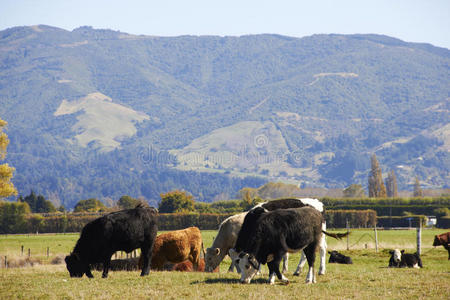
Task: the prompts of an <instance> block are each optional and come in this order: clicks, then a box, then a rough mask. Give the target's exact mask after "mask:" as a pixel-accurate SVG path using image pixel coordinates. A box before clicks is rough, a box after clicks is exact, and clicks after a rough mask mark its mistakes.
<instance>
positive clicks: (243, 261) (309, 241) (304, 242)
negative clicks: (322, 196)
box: [230, 206, 347, 284]
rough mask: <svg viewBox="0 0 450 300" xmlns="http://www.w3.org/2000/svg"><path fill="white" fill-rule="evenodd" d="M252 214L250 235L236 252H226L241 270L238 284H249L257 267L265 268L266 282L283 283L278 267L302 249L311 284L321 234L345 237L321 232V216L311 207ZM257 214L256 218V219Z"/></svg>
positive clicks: (283, 277)
mask: <svg viewBox="0 0 450 300" xmlns="http://www.w3.org/2000/svg"><path fill="white" fill-rule="evenodd" d="M250 213H252V214H253V216H252V217H255V219H256V223H255V224H254V230H253V232H252V235H250V236H249V237H248V239H249V240H248V243H246V245H245V247H244V248H243V249H242V251H241V252H240V253H237V252H236V251H235V250H234V249H230V256H231V257H237V258H236V263H237V264H238V265H239V267H240V269H241V279H240V281H241V283H250V281H251V279H252V278H253V277H254V276H255V274H256V273H257V271H258V269H259V265H260V264H266V263H267V265H268V267H269V283H270V284H273V283H274V282H275V276H277V278H278V279H279V280H281V281H282V282H284V283H289V280H288V279H287V278H286V277H285V276H284V275H282V274H281V273H280V270H279V264H280V262H281V259H282V256H283V255H285V254H286V253H287V252H297V251H301V250H303V251H304V253H305V255H306V259H307V261H308V265H309V272H308V274H307V276H306V282H307V283H313V282H315V275H314V261H315V258H316V248H317V247H318V246H319V243H320V240H321V236H322V234H323V233H324V234H326V235H328V236H331V237H334V238H342V237H343V236H346V235H347V233H345V234H330V233H328V232H326V231H324V230H322V222H323V217H322V214H321V213H320V212H319V211H318V210H317V209H314V208H312V207H308V206H306V207H301V208H289V209H277V210H274V211H269V212H266V211H265V210H264V209H263V208H262V207H258V208H255V209H254V210H252V211H251V212H249V213H248V214H247V216H248V215H249V214H250ZM258 215H259V217H258Z"/></svg>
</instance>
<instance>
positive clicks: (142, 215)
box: [65, 204, 158, 278]
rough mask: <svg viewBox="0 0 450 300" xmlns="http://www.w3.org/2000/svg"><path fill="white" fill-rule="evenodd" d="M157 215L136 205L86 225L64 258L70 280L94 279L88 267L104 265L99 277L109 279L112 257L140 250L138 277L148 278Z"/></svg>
mask: <svg viewBox="0 0 450 300" xmlns="http://www.w3.org/2000/svg"><path fill="white" fill-rule="evenodd" d="M157 214H158V211H157V210H156V209H155V208H152V207H145V206H144V205H143V204H139V205H138V206H136V208H133V209H127V210H122V211H118V212H113V213H109V214H107V215H104V216H103V217H100V218H98V219H95V220H94V221H92V222H89V223H88V224H86V226H84V228H83V230H82V231H81V235H80V238H79V239H78V241H77V243H76V245H75V248H74V249H73V251H72V253H71V254H70V255H69V256H66V258H65V261H66V266H67V270H68V271H69V273H70V277H82V276H83V275H84V274H86V276H87V277H90V278H92V277H94V276H93V275H92V273H91V265H92V264H95V263H103V274H102V277H103V278H106V277H108V271H109V265H110V261H111V256H112V255H113V254H114V253H115V252H116V251H125V252H127V253H130V252H131V251H133V250H134V249H137V248H141V253H142V254H141V256H142V257H143V264H142V272H141V276H145V275H148V273H149V271H150V261H151V259H152V250H153V244H154V241H155V238H156V233H157V231H158V225H157V221H158V216H157Z"/></svg>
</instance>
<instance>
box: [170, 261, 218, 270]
mask: <svg viewBox="0 0 450 300" xmlns="http://www.w3.org/2000/svg"><path fill="white" fill-rule="evenodd" d="M168 271H179V272H194V271H195V270H194V266H193V265H192V263H191V262H190V261H189V260H186V261H183V262H181V263H178V264H175V265H172V266H171V268H170V269H169V270H168ZM204 271H205V260H204V259H203V258H200V261H199V263H198V269H197V272H204ZM212 272H214V273H218V272H219V267H217V268H215V269H214V270H212Z"/></svg>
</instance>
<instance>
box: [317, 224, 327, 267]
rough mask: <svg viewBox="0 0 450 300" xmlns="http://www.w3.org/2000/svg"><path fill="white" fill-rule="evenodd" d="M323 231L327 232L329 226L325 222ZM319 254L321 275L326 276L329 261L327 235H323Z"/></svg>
mask: <svg viewBox="0 0 450 300" xmlns="http://www.w3.org/2000/svg"><path fill="white" fill-rule="evenodd" d="M322 230H324V231H326V230H327V224H326V223H325V222H323V223H322ZM319 253H320V267H319V275H324V274H325V271H326V265H325V262H326V259H327V240H326V239H325V234H324V233H322V237H321V238H320V244H319Z"/></svg>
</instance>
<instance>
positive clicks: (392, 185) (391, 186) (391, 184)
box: [386, 170, 398, 197]
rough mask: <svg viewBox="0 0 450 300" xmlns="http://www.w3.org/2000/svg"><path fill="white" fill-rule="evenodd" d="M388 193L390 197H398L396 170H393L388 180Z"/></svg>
mask: <svg viewBox="0 0 450 300" xmlns="http://www.w3.org/2000/svg"><path fill="white" fill-rule="evenodd" d="M386 193H387V196H388V197H398V191H397V177H396V176H395V172H394V170H391V172H389V173H388V177H387V178H386Z"/></svg>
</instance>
